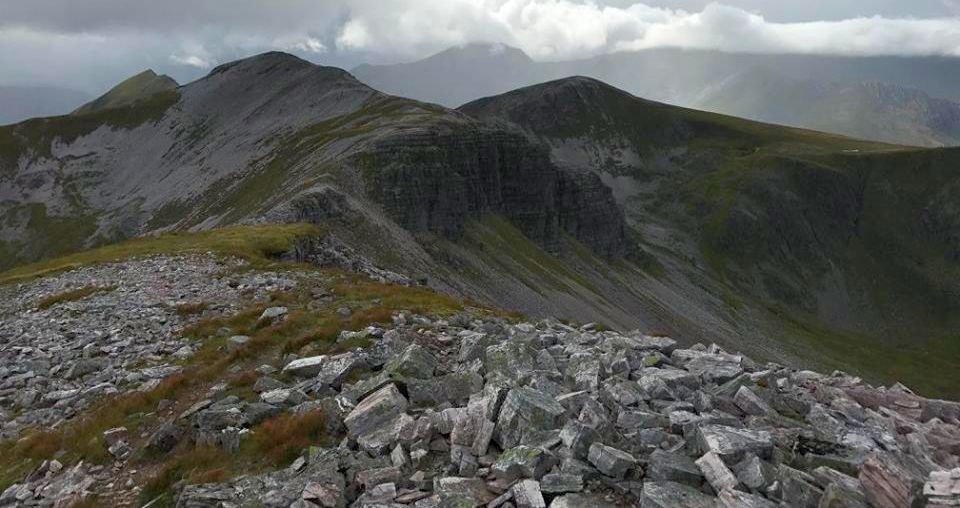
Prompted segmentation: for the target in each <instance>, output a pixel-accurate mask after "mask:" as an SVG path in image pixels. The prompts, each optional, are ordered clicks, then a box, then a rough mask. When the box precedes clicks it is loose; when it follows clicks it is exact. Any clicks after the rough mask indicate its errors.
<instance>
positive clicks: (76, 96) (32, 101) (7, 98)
mask: <svg viewBox="0 0 960 508" xmlns="http://www.w3.org/2000/svg"><path fill="white" fill-rule="evenodd" d="M88 100H90V96H89V95H88V94H86V93H84V92H80V91H77V90H70V89H67V88H57V87H51V86H0V125H6V124H11V123H16V122H21V121H23V120H26V119H28V118H36V117H41V116H54V115H62V114H64V113H67V112H69V111H71V110H73V109H74V108H76V107H77V106H78V105H79V104H83V103H84V102H86V101H88Z"/></svg>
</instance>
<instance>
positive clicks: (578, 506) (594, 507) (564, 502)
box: [541, 485, 616, 508]
mask: <svg viewBox="0 0 960 508" xmlns="http://www.w3.org/2000/svg"><path fill="white" fill-rule="evenodd" d="M541 486H542V485H541ZM615 507H616V505H614V504H613V503H611V502H609V501H607V500H606V499H604V498H603V497H601V496H599V495H597V494H566V495H563V496H559V497H555V498H553V501H552V502H551V503H550V508H615Z"/></svg>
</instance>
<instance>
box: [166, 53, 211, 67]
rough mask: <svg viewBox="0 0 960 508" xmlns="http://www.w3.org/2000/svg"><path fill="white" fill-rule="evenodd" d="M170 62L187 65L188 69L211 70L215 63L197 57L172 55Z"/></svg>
mask: <svg viewBox="0 0 960 508" xmlns="http://www.w3.org/2000/svg"><path fill="white" fill-rule="evenodd" d="M170 62H172V63H174V64H177V65H186V66H188V67H196V68H198V69H209V68H211V67H213V63H212V62H210V61H208V60H204V59H203V58H201V57H200V56H197V55H170Z"/></svg>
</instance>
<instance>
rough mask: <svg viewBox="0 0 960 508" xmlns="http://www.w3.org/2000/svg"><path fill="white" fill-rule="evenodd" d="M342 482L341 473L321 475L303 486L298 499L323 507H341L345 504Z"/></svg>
mask: <svg viewBox="0 0 960 508" xmlns="http://www.w3.org/2000/svg"><path fill="white" fill-rule="evenodd" d="M344 483H345V482H344V479H343V476H342V475H322V477H321V478H319V479H318V480H315V481H312V482H310V483H308V484H307V485H306V486H305V487H304V488H303V491H302V493H301V494H300V499H302V500H304V501H307V502H309V503H311V504H313V505H317V506H321V507H323V508H342V507H343V506H344V504H345V500H344V487H345V485H344Z"/></svg>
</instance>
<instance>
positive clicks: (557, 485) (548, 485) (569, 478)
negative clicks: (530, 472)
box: [540, 473, 583, 495]
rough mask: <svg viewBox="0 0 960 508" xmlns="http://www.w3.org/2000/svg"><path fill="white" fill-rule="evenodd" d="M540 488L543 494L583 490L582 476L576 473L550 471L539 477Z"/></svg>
mask: <svg viewBox="0 0 960 508" xmlns="http://www.w3.org/2000/svg"><path fill="white" fill-rule="evenodd" d="M540 490H541V491H542V492H543V493H545V494H552V495H555V494H565V493H567V492H580V491H582V490H583V476H581V475H578V474H565V473H550V474H548V475H545V476H544V477H543V478H540Z"/></svg>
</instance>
